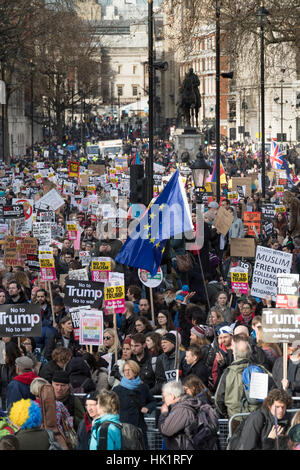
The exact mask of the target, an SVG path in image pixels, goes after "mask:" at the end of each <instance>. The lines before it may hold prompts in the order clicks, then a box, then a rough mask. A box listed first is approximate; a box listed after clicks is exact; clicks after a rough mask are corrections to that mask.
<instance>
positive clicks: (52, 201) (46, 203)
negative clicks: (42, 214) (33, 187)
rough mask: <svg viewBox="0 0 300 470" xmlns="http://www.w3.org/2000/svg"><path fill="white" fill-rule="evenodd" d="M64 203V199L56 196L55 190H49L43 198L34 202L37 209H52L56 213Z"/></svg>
mask: <svg viewBox="0 0 300 470" xmlns="http://www.w3.org/2000/svg"><path fill="white" fill-rule="evenodd" d="M64 203H65V201H64V199H63V198H62V197H61V196H60V195H59V194H58V192H57V191H56V190H55V189H51V191H49V192H48V193H47V194H45V196H43V197H42V198H41V199H39V200H38V201H36V202H35V207H36V208H37V209H49V208H50V209H52V210H54V211H57V209H59V208H60V207H61V206H63V205H64Z"/></svg>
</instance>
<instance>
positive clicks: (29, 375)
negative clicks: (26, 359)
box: [13, 372, 38, 385]
mask: <svg viewBox="0 0 300 470" xmlns="http://www.w3.org/2000/svg"><path fill="white" fill-rule="evenodd" d="M37 377H38V375H36V373H35V372H24V374H20V375H16V377H14V379H13V380H16V381H17V382H21V383H22V384H24V385H30V384H31V382H32V381H33V380H34V379H36V378H37Z"/></svg>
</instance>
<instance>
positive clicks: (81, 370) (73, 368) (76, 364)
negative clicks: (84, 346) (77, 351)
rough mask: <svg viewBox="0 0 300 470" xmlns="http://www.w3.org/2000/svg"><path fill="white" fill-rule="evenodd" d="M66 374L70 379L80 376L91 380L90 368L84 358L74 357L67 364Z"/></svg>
mask: <svg viewBox="0 0 300 470" xmlns="http://www.w3.org/2000/svg"><path fill="white" fill-rule="evenodd" d="M66 372H67V373H68V374H69V377H71V376H72V377H74V376H77V375H80V376H84V377H89V378H91V371H90V368H89V366H88V365H87V363H86V361H85V360H84V359H82V357H72V359H71V360H70V362H69V363H68V364H67V367H66Z"/></svg>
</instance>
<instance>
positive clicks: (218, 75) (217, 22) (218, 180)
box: [215, 0, 221, 203]
mask: <svg viewBox="0 0 300 470" xmlns="http://www.w3.org/2000/svg"><path fill="white" fill-rule="evenodd" d="M215 134H216V173H217V202H218V203H220V196H221V187H220V184H221V182H220V3H219V0H216V132H215Z"/></svg>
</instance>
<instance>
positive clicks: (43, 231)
mask: <svg viewBox="0 0 300 470" xmlns="http://www.w3.org/2000/svg"><path fill="white" fill-rule="evenodd" d="M32 233H33V236H34V238H37V239H38V240H39V242H40V244H41V245H50V243H51V239H52V236H51V222H35V223H34V224H32Z"/></svg>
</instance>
